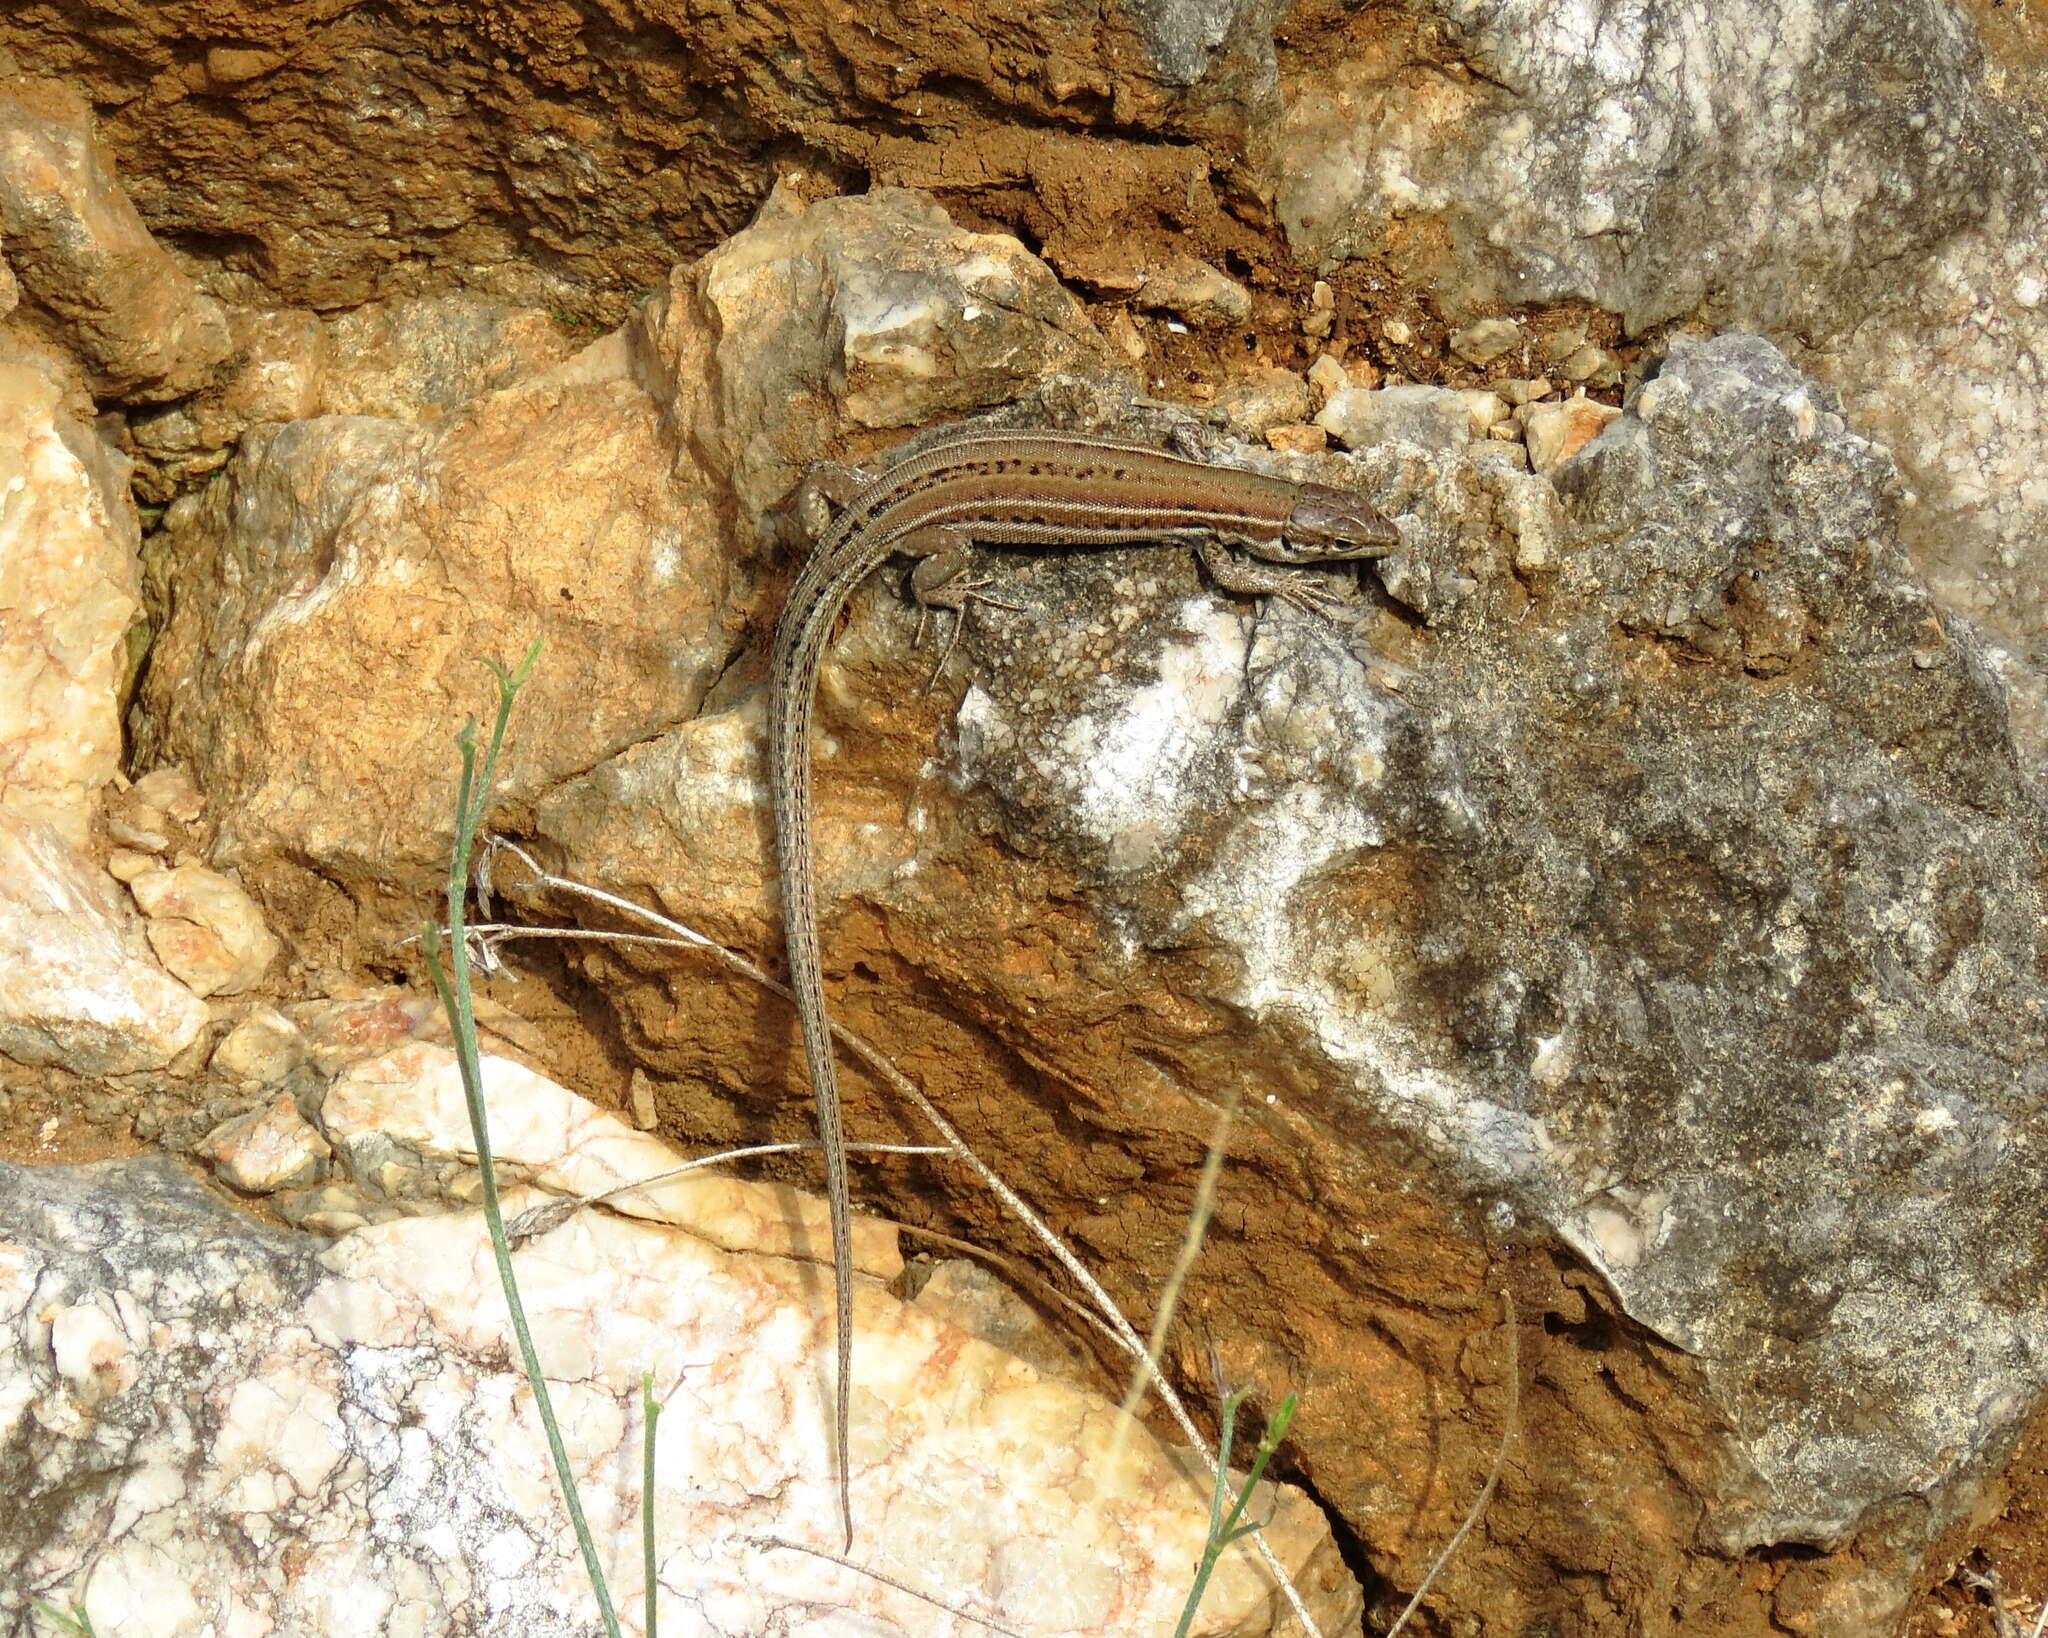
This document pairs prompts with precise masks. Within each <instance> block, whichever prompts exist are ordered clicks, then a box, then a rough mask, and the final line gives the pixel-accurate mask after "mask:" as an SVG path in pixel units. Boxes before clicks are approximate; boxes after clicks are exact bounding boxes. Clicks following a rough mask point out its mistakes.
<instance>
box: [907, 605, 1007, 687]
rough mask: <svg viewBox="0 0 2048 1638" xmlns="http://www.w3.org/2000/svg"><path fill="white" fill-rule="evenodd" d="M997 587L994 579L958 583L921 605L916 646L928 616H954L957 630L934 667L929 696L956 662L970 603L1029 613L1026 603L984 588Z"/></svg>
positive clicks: (955, 629)
mask: <svg viewBox="0 0 2048 1638" xmlns="http://www.w3.org/2000/svg"><path fill="white" fill-rule="evenodd" d="M993 584H994V581H993V580H992V579H990V578H983V579H980V580H955V581H952V582H950V583H949V584H948V585H947V586H946V587H945V589H944V595H942V596H938V597H934V598H932V599H930V600H929V601H927V602H921V603H920V604H919V605H918V609H917V637H916V639H915V640H914V641H913V643H912V645H911V646H912V647H915V646H917V644H918V643H921V642H922V641H923V640H924V622H925V616H926V615H929V614H933V613H934V612H935V611H937V612H939V613H947V614H951V615H952V616H953V629H952V631H951V632H950V633H949V634H948V635H947V638H946V646H945V647H944V648H943V649H942V650H940V652H939V659H938V664H936V665H934V666H933V667H932V674H931V676H930V678H928V679H927V680H926V682H925V685H924V690H925V692H926V693H927V694H929V693H930V692H931V691H932V690H933V689H934V688H936V687H938V686H939V677H940V675H941V674H942V673H943V672H944V671H945V669H946V662H947V661H948V660H950V659H952V657H953V650H954V649H955V648H957V647H958V646H959V643H960V631H961V628H962V627H964V626H965V625H966V624H967V609H968V606H969V605H970V604H973V603H986V604H987V605H988V606H989V607H990V608H992V609H1007V610H1008V611H1009V612H1010V613H1012V614H1022V613H1024V612H1025V611H1024V605H1023V604H1022V603H1008V602H1005V601H1004V600H1003V599H1002V598H1000V597H990V596H989V595H988V594H987V593H986V592H984V591H983V590H982V589H981V588H982V587H983V586H988V585H993Z"/></svg>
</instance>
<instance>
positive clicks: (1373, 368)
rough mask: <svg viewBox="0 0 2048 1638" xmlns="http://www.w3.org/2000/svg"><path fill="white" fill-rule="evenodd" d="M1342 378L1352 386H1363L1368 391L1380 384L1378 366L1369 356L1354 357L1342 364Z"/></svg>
mask: <svg viewBox="0 0 2048 1638" xmlns="http://www.w3.org/2000/svg"><path fill="white" fill-rule="evenodd" d="M1344 379H1345V380H1346V381H1348V382H1350V383H1351V385H1352V386H1354V387H1363V388H1364V389H1365V390H1366V391H1368V392H1370V391H1371V390H1372V389H1373V388H1374V387H1377V386H1378V385H1380V371H1379V366H1378V365H1376V364H1374V363H1373V361H1372V360H1371V359H1369V358H1354V359H1351V360H1349V361H1348V362H1347V363H1346V364H1345V366H1344Z"/></svg>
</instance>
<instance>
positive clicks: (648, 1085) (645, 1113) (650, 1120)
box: [628, 1069, 661, 1132]
mask: <svg viewBox="0 0 2048 1638" xmlns="http://www.w3.org/2000/svg"><path fill="white" fill-rule="evenodd" d="M628 1106H629V1108H630V1109H631V1111H632V1115H633V1124H634V1125H635V1126H636V1127H638V1128H639V1129H640V1130H641V1131H643V1132H651V1131H653V1130H654V1129H655V1128H656V1127H658V1126H659V1125H660V1124H661V1110H660V1107H659V1106H658V1105H657V1104H656V1103H655V1101H654V1082H653V1080H652V1079H651V1078H650V1077H649V1076H648V1074H647V1071H646V1070H644V1069H636V1070H634V1071H633V1074H632V1078H631V1081H630V1084H629V1088H628Z"/></svg>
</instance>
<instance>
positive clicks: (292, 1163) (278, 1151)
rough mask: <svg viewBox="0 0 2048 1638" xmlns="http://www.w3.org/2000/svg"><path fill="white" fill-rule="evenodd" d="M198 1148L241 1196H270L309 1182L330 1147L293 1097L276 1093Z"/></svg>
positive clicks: (220, 1127)
mask: <svg viewBox="0 0 2048 1638" xmlns="http://www.w3.org/2000/svg"><path fill="white" fill-rule="evenodd" d="M197 1152H198V1153H199V1154H201V1155H203V1156H205V1157H206V1158H207V1159H208V1160H211V1161H213V1162H214V1163H215V1164H216V1165H217V1166H218V1167H219V1170H220V1174H221V1176H222V1177H224V1178H226V1179H227V1181H228V1182H229V1183H231V1184H233V1185H234V1186H235V1187H236V1188H238V1189H240V1190H241V1191H242V1192H243V1193H244V1194H269V1193H272V1192H273V1191H275V1190H277V1189H281V1188H285V1187H287V1186H288V1185H290V1184H293V1183H303V1182H308V1181H310V1180H311V1179H312V1178H313V1177H314V1176H315V1175H316V1174H317V1173H318V1171H319V1169H320V1165H321V1162H322V1161H324V1160H325V1159H326V1158H327V1152H328V1151H327V1140H326V1139H325V1138H323V1137H321V1135H320V1134H319V1133H318V1132H317V1131H315V1130H314V1129H313V1127H312V1125H311V1123H310V1122H308V1121H307V1119H306V1118H305V1116H303V1115H301V1114H300V1113H299V1110H298V1105H297V1104H296V1103H295V1102H294V1101H293V1099H292V1095H291V1094H290V1093H289V1092H280V1093H279V1094H278V1095H277V1096H276V1097H274V1098H272V1099H271V1100H270V1102H269V1103H267V1104H265V1105H264V1106H263V1107H262V1108H260V1109H252V1110H250V1111H249V1113H247V1114H246V1115H237V1116H235V1117H234V1118H233V1119H231V1120H225V1121H222V1122H221V1123H220V1125H218V1126H216V1127H215V1128H214V1129H213V1130H212V1131H211V1132H208V1133H207V1134H206V1136H205V1137H203V1138H201V1139H200V1140H199V1144H198V1149H197Z"/></svg>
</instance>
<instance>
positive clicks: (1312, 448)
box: [1266, 426, 1330, 455]
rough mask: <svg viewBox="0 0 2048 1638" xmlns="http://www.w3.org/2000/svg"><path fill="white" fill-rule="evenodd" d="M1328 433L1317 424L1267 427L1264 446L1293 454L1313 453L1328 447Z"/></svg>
mask: <svg viewBox="0 0 2048 1638" xmlns="http://www.w3.org/2000/svg"><path fill="white" fill-rule="evenodd" d="M1329 445H1330V435H1329V433H1327V432H1325V431H1324V430H1323V429H1322V428H1321V427H1319V426H1287V427H1268V428H1267V429H1266V447H1267V448H1268V449H1279V450H1285V451H1287V452H1288V453H1290V454H1294V455H1314V454H1318V453H1320V452H1321V451H1323V450H1325V449H1327V448H1329Z"/></svg>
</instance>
